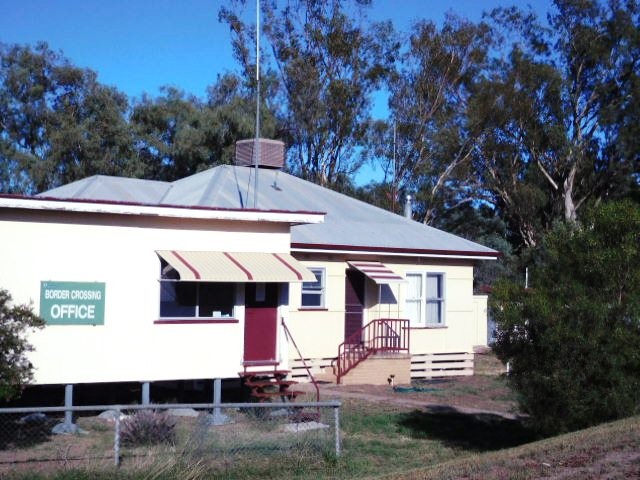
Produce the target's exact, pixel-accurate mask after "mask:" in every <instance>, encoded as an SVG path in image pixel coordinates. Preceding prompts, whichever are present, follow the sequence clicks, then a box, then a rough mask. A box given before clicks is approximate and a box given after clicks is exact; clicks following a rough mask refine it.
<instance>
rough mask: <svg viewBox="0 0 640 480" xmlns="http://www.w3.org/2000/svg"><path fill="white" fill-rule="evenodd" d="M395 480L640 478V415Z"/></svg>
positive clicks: (398, 476)
mask: <svg viewBox="0 0 640 480" xmlns="http://www.w3.org/2000/svg"><path fill="white" fill-rule="evenodd" d="M378 478H388V479H394V480H395V479H398V480H418V479H421V480H431V479H434V480H435V479H438V480H447V479H450V480H453V479H468V480H481V479H483V480H484V479H487V480H492V479H495V480H503V479H504V480H506V479H514V480H528V479H537V478H549V479H567V480H571V479H575V480H578V479H580V480H582V479H600V478H607V479H631V478H640V417H639V416H636V417H631V418H628V419H623V420H619V421H617V422H612V423H607V424H604V425H599V426H597V427H592V428H589V429H586V430H581V431H578V432H573V433H569V434H566V435H561V436H558V437H554V438H550V439H546V440H540V441H537V442H533V443H529V444H526V445H522V446H519V447H516V448H510V449H506V450H501V451H497V452H491V453H484V454H479V455H473V456H468V457H466V458H463V459H456V460H450V461H447V462H444V463H441V464H439V465H434V466H431V467H428V468H421V469H414V470H411V471H409V472H404V473H393V474H390V475H387V476H384V477H378Z"/></svg>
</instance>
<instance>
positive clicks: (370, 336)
mask: <svg viewBox="0 0 640 480" xmlns="http://www.w3.org/2000/svg"><path fill="white" fill-rule="evenodd" d="M381 352H386V353H402V352H406V353H409V320H402V319H392V318H381V319H378V320H372V321H371V322H369V323H367V324H366V325H365V326H364V327H362V328H361V329H360V330H358V331H357V332H355V333H353V334H352V335H351V336H349V338H347V339H346V340H345V341H344V342H343V343H341V344H340V346H339V347H338V357H337V358H336V372H335V373H336V382H337V383H340V380H341V379H342V377H344V376H345V375H346V374H347V373H348V372H349V371H350V370H351V369H353V368H354V367H355V366H356V365H358V364H359V363H360V362H362V361H363V360H365V359H366V358H368V357H369V356H371V355H373V354H375V353H381Z"/></svg>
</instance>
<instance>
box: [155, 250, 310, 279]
mask: <svg viewBox="0 0 640 480" xmlns="http://www.w3.org/2000/svg"><path fill="white" fill-rule="evenodd" d="M156 253H157V254H158V256H159V257H160V258H162V259H163V260H164V261H165V262H167V263H168V264H169V265H171V266H172V267H173V268H174V269H175V270H176V271H177V272H178V274H179V275H180V280H183V281H185V280H186V281H203V282H274V283H288V282H315V281H316V276H315V275H314V274H313V273H312V272H310V271H309V270H308V269H307V268H306V267H305V266H304V265H302V264H301V263H300V262H298V261H297V260H296V259H295V258H293V257H292V256H291V255H289V254H288V253H264V252H207V251H197V252H194V251H186V250H157V251H156Z"/></svg>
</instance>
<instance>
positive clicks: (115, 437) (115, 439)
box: [113, 408, 120, 468]
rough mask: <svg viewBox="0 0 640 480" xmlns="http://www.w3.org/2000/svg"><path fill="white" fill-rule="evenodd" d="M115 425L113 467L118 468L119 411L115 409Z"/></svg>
mask: <svg viewBox="0 0 640 480" xmlns="http://www.w3.org/2000/svg"><path fill="white" fill-rule="evenodd" d="M115 420H116V425H115V433H114V438H113V462H114V464H115V467H116V468H118V467H119V466H120V409H119V408H116V418H115Z"/></svg>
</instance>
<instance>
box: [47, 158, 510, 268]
mask: <svg viewBox="0 0 640 480" xmlns="http://www.w3.org/2000/svg"><path fill="white" fill-rule="evenodd" d="M254 175H255V171H254V169H253V168H249V167H240V166H233V165H222V166H218V167H214V168H211V169H209V170H205V171H203V172H200V173H197V174H195V175H191V176H189V177H186V178H183V179H181V180H177V181H175V182H172V183H168V182H158V181H151V180H136V179H129V178H118V177H104V176H95V177H90V178H87V179H84V180H80V181H77V182H73V183H71V184H69V185H65V186H63V187H59V188H56V189H53V190H49V191H47V192H44V193H42V194H41V195H43V196H47V197H56V198H76V199H80V198H82V199H92V200H108V201H137V202H141V203H157V204H161V205H166V204H168V205H176V206H198V207H218V208H252V207H253V181H254V177H253V176H254ZM258 175H259V176H258V179H259V188H258V196H257V206H258V207H259V209H260V210H281V211H287V210H296V211H314V212H318V211H321V212H326V214H327V215H326V217H325V221H324V223H320V224H313V225H295V226H293V227H292V230H291V242H292V247H294V248H301V249H324V248H326V249H328V250H345V251H350V250H351V251H353V250H356V251H380V252H381V253H384V252H396V253H398V254H411V253H415V254H438V252H439V253H440V254H442V255H444V256H452V255H462V256H474V255H475V256H480V257H495V256H497V255H498V253H497V252H496V251H495V250H492V249H490V248H487V247H484V246H482V245H479V244H477V243H475V242H471V241H469V240H466V239H464V238H461V237H458V236H457V235H452V234H449V233H446V232H443V231H442V230H438V229H436V228H433V227H429V226H427V225H424V224H422V223H419V222H416V221H413V220H410V219H407V218H404V217H402V216H400V215H396V214H394V213H391V212H388V211H386V210H384V209H381V208H378V207H374V206H373V205H369V204H367V203H365V202H362V201H360V200H356V199H354V198H351V197H348V196H346V195H343V194H341V193H338V192H334V191H332V190H329V189H327V188H324V187H321V186H319V185H316V184H313V183H311V182H307V181H305V180H302V179H300V178H298V177H295V176H293V175H289V174H287V173H284V172H282V171H279V170H269V169H260V170H259V173H258Z"/></svg>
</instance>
